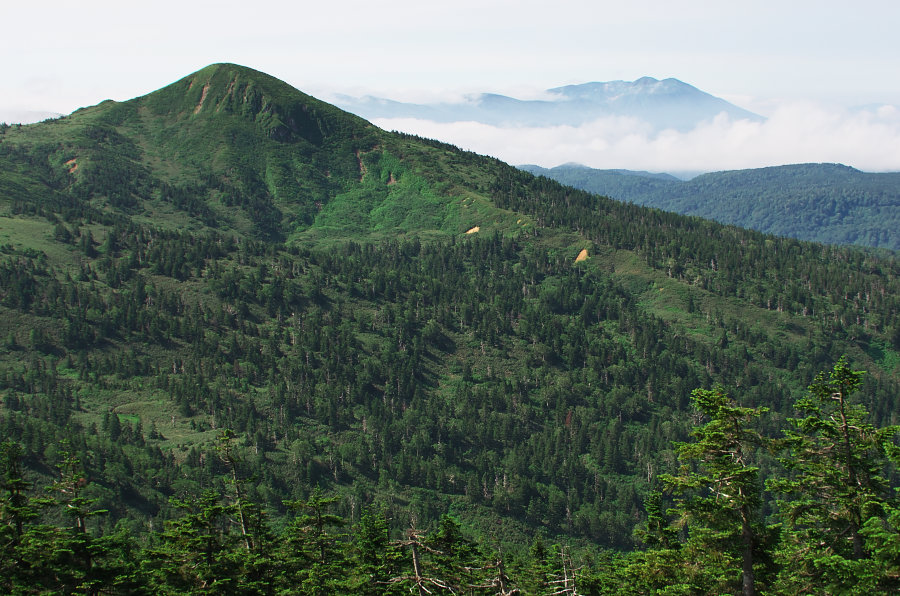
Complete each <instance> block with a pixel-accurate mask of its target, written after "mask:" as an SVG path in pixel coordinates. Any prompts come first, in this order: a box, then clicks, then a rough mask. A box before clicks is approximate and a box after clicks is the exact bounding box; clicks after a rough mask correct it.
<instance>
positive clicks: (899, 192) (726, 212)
mask: <svg viewBox="0 0 900 596" xmlns="http://www.w3.org/2000/svg"><path fill="white" fill-rule="evenodd" d="M522 169H524V170H526V171H528V172H531V173H532V174H535V175H542V176H547V177H549V178H552V179H554V180H557V181H559V182H562V183H563V184H568V185H571V186H574V187H576V188H580V189H582V190H586V191H588V192H594V193H598V194H602V195H604V196H609V197H613V198H615V199H619V200H622V201H631V202H634V203H637V204H638V205H646V206H649V207H657V208H659V209H665V210H666V211H674V212H676V213H682V214H685V215H698V216H700V217H705V218H708V219H714V220H716V221H720V222H722V223H726V224H733V225H736V226H741V227H745V228H751V229H754V230H759V231H761V232H764V233H767V234H777V235H779V236H790V237H792V238H798V239H800V240H812V241H816V242H826V243H829V244H857V245H861V246H871V247H876V248H889V249H891V250H900V233H898V232H897V230H900V209H898V206H900V174H895V173H891V174H869V173H864V172H860V171H859V170H855V169H853V168H850V167H847V166H842V165H838V164H801V165H791V166H780V167H771V168H760V169H755V170H736V171H732V172H713V173H710V174H704V175H702V176H698V177H696V178H694V179H692V180H689V181H687V182H684V181H681V180H678V179H676V178H674V177H668V178H666V177H659V176H657V177H652V176H648V175H646V174H643V173H639V172H627V171H622V170H595V169H592V168H587V167H585V166H579V165H564V166H558V167H555V168H551V169H545V168H540V167H538V166H522Z"/></svg>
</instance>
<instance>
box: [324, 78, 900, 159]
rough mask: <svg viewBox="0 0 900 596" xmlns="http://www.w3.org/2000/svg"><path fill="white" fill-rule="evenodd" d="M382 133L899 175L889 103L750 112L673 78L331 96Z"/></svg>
mask: <svg viewBox="0 0 900 596" xmlns="http://www.w3.org/2000/svg"><path fill="white" fill-rule="evenodd" d="M331 101H332V102H333V103H335V104H336V105H338V106H339V107H341V108H343V109H345V110H347V111H350V112H352V113H355V114H357V115H359V116H362V117H363V118H366V119H368V120H371V121H372V122H373V123H374V124H376V125H378V126H380V127H382V128H384V129H387V130H397V131H400V132H406V133H411V134H416V135H421V136H424V137H428V138H436V139H441V140H444V141H446V142H450V143H453V144H454V145H457V146H459V147H462V148H464V149H469V150H471V151H475V152H477V153H483V154H487V155H491V156H494V157H498V158H500V159H502V160H504V161H506V162H508V163H517V164H522V163H528V164H537V165H539V166H542V167H546V168H550V167H555V166H557V165H559V164H564V163H570V162H572V163H581V164H585V165H587V166H589V167H593V168H598V169H614V168H621V169H629V170H647V171H655V172H669V173H678V175H679V176H683V175H684V174H687V173H690V174H691V175H696V174H699V173H704V172H714V171H720V170H738V169H748V168H761V167H769V166H779V165H785V164H796V163H842V164H846V165H849V166H852V167H855V168H858V169H860V170H863V171H867V172H891V171H898V170H900V110H898V109H897V107H896V106H892V105H866V106H861V107H855V108H852V109H851V108H845V107H839V106H833V105H823V104H820V103H816V102H811V101H800V100H790V101H787V100H771V101H766V102H759V105H765V114H764V115H760V114H757V113H754V112H752V111H749V110H747V109H744V108H741V107H738V106H736V105H734V104H732V103H729V102H728V101H726V100H724V99H722V98H719V97H715V96H713V95H711V94H709V93H706V92H704V91H701V90H699V89H697V88H696V87H693V86H691V85H689V84H687V83H684V82H681V81H679V80H677V79H673V78H668V79H664V80H657V79H654V78H651V77H644V78H640V79H638V80H636V81H633V82H628V81H610V82H594V83H585V84H581V85H569V86H564V87H556V88H552V89H548V90H546V91H544V92H543V93H542V94H541V96H540V97H538V98H536V99H517V98H514V97H509V96H506V95H499V94H491V93H480V94H473V95H470V96H467V97H465V98H464V99H462V100H447V101H433V102H426V103H410V102H403V101H396V100H393V99H387V98H383V97H372V96H365V97H350V96H347V95H343V96H336V97H332V98H331Z"/></svg>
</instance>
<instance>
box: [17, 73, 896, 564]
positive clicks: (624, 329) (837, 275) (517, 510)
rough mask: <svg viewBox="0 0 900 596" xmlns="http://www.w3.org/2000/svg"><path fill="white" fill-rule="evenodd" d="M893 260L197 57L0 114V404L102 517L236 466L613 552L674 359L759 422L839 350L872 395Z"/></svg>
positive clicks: (147, 508) (273, 492) (886, 418)
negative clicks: (568, 178)
mask: <svg viewBox="0 0 900 596" xmlns="http://www.w3.org/2000/svg"><path fill="white" fill-rule="evenodd" d="M898 273H900V263H898V261H897V260H896V257H895V256H894V255H892V254H886V255H876V254H872V253H871V252H864V251H861V250H857V249H854V248H849V247H838V246H826V245H821V244H815V243H809V242H801V241H797V240H793V239H787V238H778V237H772V236H766V235H763V234H761V233H759V232H753V231H748V230H744V229H740V228H736V227H732V226H724V225H721V224H717V223H713V222H710V221H705V220H701V219H699V218H697V217H688V216H682V215H676V214H673V213H667V212H663V211H661V210H657V209H651V208H645V207H641V206H637V205H634V204H629V203H622V202H618V201H614V200H611V199H607V198H604V197H601V196H598V195H593V194H590V193H587V192H584V191H580V190H576V189H573V188H571V187H565V186H562V185H561V184H559V183H557V182H554V181H551V180H549V179H547V178H540V177H535V176H533V175H531V174H529V173H526V172H523V171H520V170H518V169H516V168H513V167H512V166H509V165H507V164H504V163H502V162H499V161H497V160H494V159H489V158H485V157H481V156H478V155H475V154H472V153H467V152H463V151H460V150H458V149H456V148H454V147H452V146H449V145H445V144H443V143H440V142H436V141H432V140H427V139H421V138H417V137H412V136H408V135H399V134H391V133H387V132H385V131H382V130H380V129H378V128H376V127H374V126H372V125H371V124H369V123H367V122H366V121H364V120H362V119H360V118H358V117H356V116H352V115H350V114H347V113H345V112H342V111H341V110H339V109H337V108H335V107H333V106H330V105H328V104H325V103H323V102H320V101H318V100H316V99H314V98H312V97H309V96H307V95H305V94H303V93H301V92H299V91H297V90H295V89H293V88H291V87H290V86H288V85H286V84H285V83H283V82H281V81H278V80H276V79H274V78H272V77H269V76H267V75H265V74H262V73H259V72H256V71H253V70H252V69H248V68H245V67H241V66H236V65H231V64H217V65H213V66H210V67H208V68H205V69H203V70H201V71H198V72H196V73H193V74H191V75H189V76H187V77H185V78H183V79H181V80H179V81H177V82H175V83H173V84H172V85H169V86H167V87H165V88H163V89H161V90H158V91H155V92H153V93H150V94H148V95H145V96H142V97H138V98H135V99H133V100H130V101H127V102H121V103H116V102H111V101H106V102H103V103H100V104H98V105H96V106H93V107H90V108H86V109H83V110H79V111H77V112H75V113H73V114H71V115H68V116H65V117H62V118H59V119H56V120H52V121H47V122H42V123H39V124H33V125H27V126H6V127H3V128H2V129H0V338H3V343H2V345H0V396H2V404H3V405H2V408H0V429H2V436H3V438H4V439H9V440H13V441H15V442H17V443H18V444H20V445H21V446H22V450H23V456H22V459H23V461H24V464H25V467H26V468H27V470H28V472H27V474H28V478H29V479H30V481H32V482H34V483H36V484H37V485H38V486H40V485H43V484H48V483H50V482H51V481H52V479H53V477H54V472H53V470H54V469H55V467H56V466H57V465H59V466H65V465H66V463H65V462H67V461H69V460H67V459H66V458H65V456H64V455H60V454H59V447H60V445H63V446H65V449H64V451H65V450H68V451H69V452H71V453H74V454H75V455H76V456H77V459H78V461H79V462H80V465H81V466H82V469H81V470H80V471H79V473H80V474H81V478H82V479H83V480H86V486H85V487H84V492H83V496H84V497H85V498H88V497H90V498H92V499H96V500H97V501H96V503H97V507H100V508H102V509H104V510H105V511H107V514H106V515H104V516H97V517H94V518H91V520H92V521H91V522H90V524H92V526H91V527H92V528H96V529H97V531H100V532H107V533H109V532H112V530H113V528H118V529H119V530H123V529H124V531H127V532H129V533H131V534H134V535H139V536H141V535H146V534H147V533H148V532H149V531H150V528H157V529H158V528H159V527H161V525H162V523H163V522H164V521H165V520H170V519H173V518H176V517H177V516H178V512H179V507H180V505H179V503H180V504H181V505H184V504H185V503H190V502H196V499H197V498H198V495H201V494H205V493H204V490H208V489H214V490H215V491H218V494H230V492H231V491H233V490H234V486H235V483H237V478H239V477H240V478H243V479H245V480H246V484H243V485H242V486H244V487H245V488H244V490H245V491H246V493H245V496H246V497H247V498H249V499H252V500H253V501H254V502H256V503H260V504H261V507H263V508H265V510H266V511H267V512H268V514H269V515H270V516H271V517H272V518H273V519H284V517H285V516H286V515H288V510H289V509H290V507H288V505H287V504H286V503H289V502H291V500H292V499H294V500H296V499H310V498H312V497H311V495H317V494H318V493H317V492H316V490H317V489H318V490H321V491H325V492H327V493H329V494H331V495H333V496H334V497H336V501H335V505H334V507H335V508H336V509H335V510H336V511H337V512H338V513H340V514H341V515H343V516H344V517H345V518H346V519H347V520H348V521H350V522H351V523H353V524H356V523H359V522H360V521H361V519H362V516H363V511H364V510H367V509H366V508H367V507H368V506H373V505H374V506H375V507H377V508H379V509H380V510H383V511H385V512H386V513H387V519H388V520H390V524H391V527H392V528H393V530H394V531H399V530H401V529H407V528H409V526H410V524H411V525H412V526H413V527H414V528H415V527H416V524H418V527H419V528H424V529H429V528H434V527H436V526H437V524H438V523H439V522H438V520H439V519H440V518H441V516H442V515H443V514H445V513H452V514H454V515H455V516H456V518H458V519H460V520H461V522H462V523H463V524H464V526H465V527H466V529H467V530H466V531H467V532H471V533H472V535H474V536H476V537H477V539H479V540H483V541H485V542H490V543H491V544H494V543H496V544H497V545H498V546H499V545H505V547H507V548H510V549H512V550H516V549H518V550H523V549H526V546H527V545H528V544H531V542H532V539H533V538H534V537H535V536H548V537H553V538H554V539H565V540H569V541H572V544H581V545H586V544H592V545H600V546H604V547H611V548H617V549H626V550H627V549H631V548H633V546H634V544H635V538H634V536H633V530H634V528H635V527H636V526H637V525H639V524H641V523H642V522H643V521H644V520H645V517H646V516H645V513H644V508H643V502H644V498H645V496H646V495H647V494H648V492H649V491H650V490H651V489H652V488H653V487H655V486H656V485H657V483H658V477H659V476H660V475H661V474H663V473H665V472H667V471H674V469H675V466H676V461H675V458H674V455H673V447H672V441H679V440H684V439H686V438H687V437H688V436H689V432H690V430H691V429H692V428H693V426H694V423H695V417H694V414H693V413H692V410H691V409H690V394H691V391H692V390H694V389H696V388H698V387H704V388H707V387H711V386H713V385H715V384H721V385H722V386H724V387H728V388H731V389H732V390H733V391H734V393H735V394H736V395H739V396H740V399H741V401H742V402H743V403H746V404H748V405H751V406H766V407H768V408H771V410H772V412H773V414H772V416H771V417H769V418H767V421H766V422H765V424H766V425H767V427H769V428H771V429H777V428H781V427H783V425H784V418H785V417H786V416H788V415H789V414H790V412H791V404H793V402H794V400H795V399H796V397H797V396H798V395H799V394H802V393H803V391H804V388H805V387H806V386H807V385H808V384H809V383H810V382H811V381H812V380H813V378H814V377H815V375H816V373H817V372H819V371H821V370H824V369H827V368H828V367H830V366H831V365H832V364H833V363H834V362H836V361H837V360H838V358H839V357H841V356H842V355H846V356H847V357H848V358H849V359H850V361H851V362H852V363H854V365H857V366H862V367H864V368H865V369H866V370H868V371H869V374H868V375H866V377H865V384H864V386H863V394H864V395H865V404H866V406H867V407H868V408H869V410H870V411H871V412H872V414H873V419H874V421H875V422H877V423H878V424H888V423H891V422H892V421H893V420H894V419H895V417H896V412H897V396H898V391H897V389H898V379H900V369H898V362H900V352H898V350H900V320H898V316H900V285H898V284H900V282H898V279H900V276H898ZM223 429H228V431H229V432H230V433H232V434H231V435H226V439H227V436H232V437H233V438H234V441H233V446H234V449H235V450H236V451H235V453H236V454H237V455H232V454H231V453H232V452H231V451H229V452H228V454H227V455H224V456H223V455H222V453H223V452H222V451H221V449H222V447H221V441H222V437H223ZM229 444H231V443H229ZM216 445H219V448H218V449H217V447H216ZM766 465H767V466H769V467H773V466H775V465H776V464H775V463H774V462H773V461H769V462H768V463H767V464H766ZM79 486H80V485H79ZM154 536H156V534H154ZM526 550H527V549H526Z"/></svg>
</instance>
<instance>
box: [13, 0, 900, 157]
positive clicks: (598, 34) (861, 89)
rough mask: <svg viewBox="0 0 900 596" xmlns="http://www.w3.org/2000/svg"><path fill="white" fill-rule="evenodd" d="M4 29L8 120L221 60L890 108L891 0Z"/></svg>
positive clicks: (512, 87) (442, 87)
mask: <svg viewBox="0 0 900 596" xmlns="http://www.w3.org/2000/svg"><path fill="white" fill-rule="evenodd" d="M0 20H2V23H3V35H2V36H0V55H2V57H3V58H2V63H0V64H2V76H0V119H6V120H10V119H12V118H11V117H10V114H14V113H17V112H18V113H21V111H23V110H30V111H52V112H62V113H68V112H71V111H72V110H74V109H76V108H78V107H81V106H86V105H92V104H95V103H98V102H99V101H101V100H103V99H106V98H111V99H116V100H124V99H129V98H131V97H134V96H137V95H142V94H144V93H147V92H150V91H152V90H154V89H156V88H159V87H161V86H163V85H166V84H167V83H170V82H172V81H175V80H177V79H179V78H181V77H182V76H184V75H186V74H188V73H190V72H193V71H194V70H197V69H199V68H201V67H203V66H205V65H207V64H210V63H213V62H236V63H239V64H243V65H246V66H250V67H253V68H256V69H258V70H262V71H265V72H268V73H269V74H272V75H274V76H276V77H278V78H281V79H283V80H285V81H287V82H289V83H291V84H292V85H294V86H296V87H298V88H300V89H302V90H304V91H307V92H309V93H312V94H314V95H318V96H322V97H325V98H327V95H328V94H329V93H333V92H344V93H352V94H361V93H373V94H377V95H381V96H387V97H392V98H398V99H409V98H434V97H439V96H442V95H446V94H462V93H470V92H481V91H493V92H500V93H506V94H509V95H515V96H517V97H525V96H527V95H528V94H529V93H532V92H536V91H538V90H542V89H547V88H550V87H556V86H560V85H564V84H571V83H583V82H588V81H607V80H615V79H623V80H634V79H637V78H639V77H641V76H645V75H647V76H653V77H657V78H665V77H675V78H678V79H681V80H682V81H685V82H687V83H690V84H692V85H694V86H696V87H698V88H700V89H702V90H704V91H707V92H709V93H712V94H714V95H718V96H720V97H724V98H725V99H728V100H730V101H732V102H734V103H737V104H738V105H741V106H742V107H746V108H748V109H751V110H754V111H757V112H759V113H762V114H764V115H773V116H774V115H777V114H778V113H779V109H781V108H782V107H783V106H785V105H786V104H793V105H796V102H798V101H802V102H815V104H816V106H817V107H821V109H823V110H830V111H829V112H828V113H829V114H838V112H839V109H842V108H846V107H849V106H857V105H864V104H893V105H897V106H900V36H898V34H897V31H896V28H897V26H898V24H900V2H896V1H895V0H857V1H855V2H852V3H848V2H846V1H842V2H838V1H836V0H817V1H812V0H778V1H775V0H756V1H754V2H741V3H732V2H722V1H721V0H718V1H705V0H687V1H683V0H682V1H678V2H673V1H671V0H670V1H640V0H631V1H630V2H625V1H623V0H617V1H616V2H607V1H598V0H545V1H534V0H499V1H492V0H478V1H472V0H453V1H452V2H443V3H437V2H427V1H423V0H416V1H412V0H401V1H394V2H391V1H384V0H382V1H380V2H379V1H375V0H366V1H357V0H344V1H342V2H331V3H325V2H321V1H316V2H302V1H297V0H293V1H291V2H280V1H276V2H271V1H270V2H255V3H254V2H247V1H246V0H243V1H241V2H233V1H230V0H219V1H215V2H190V1H188V0H182V1H179V2H174V1H171V0H157V1H154V2H147V3H131V2H125V1H122V0H116V1H107V0H101V1H92V0H84V1H82V2H70V1H67V2H61V1H57V0H49V1H44V2H28V3H26V2H24V1H21V0H11V1H10V2H5V3H4V7H3V8H2V9H0ZM835 110H837V111H835ZM872 113H873V114H876V115H875V116H874V119H875V121H876V122H875V123H876V124H878V126H879V127H881V128H879V131H880V134H881V135H882V136H883V137H888V138H890V139H891V140H893V141H896V140H897V139H900V122H898V120H900V116H897V115H896V114H893V113H891V114H888V113H885V112H883V111H882V113H881V115H878V114H877V113H875V112H872ZM836 117H843V116H840V115H838V116H836ZM885 118H887V120H886V121H885ZM832 124H833V122H832ZM857 124H858V123H857ZM867 125H872V121H871V119H870V121H868V124H867ZM884 126H887V127H888V129H889V130H884ZM489 132H490V134H493V133H494V132H496V131H489ZM558 132H559V133H560V134H564V133H565V131H558ZM649 140H652V139H648V141H649ZM882 142H884V140H883V139H882ZM475 148H476V150H478V148H477V147H475ZM883 149H884V150H885V151H892V150H896V151H897V154H898V157H897V158H896V159H894V160H893V161H892V162H891V163H895V162H896V166H890V165H888V166H887V167H888V169H900V144H898V145H896V146H894V145H888V146H885V147H883ZM495 153H496V151H495ZM501 157H502V156H501ZM548 159H549V157H548ZM810 160H812V159H810ZM531 161H539V160H531ZM550 165H553V164H550ZM851 165H854V164H851ZM860 165H861V166H862V167H870V168H871V167H879V168H881V169H884V168H885V167H886V166H884V165H883V164H881V165H879V164H874V163H873V164H871V165H869V166H866V165H865V164H860ZM621 166H625V164H621ZM610 167H620V165H617V164H610ZM625 167H627V166H625Z"/></svg>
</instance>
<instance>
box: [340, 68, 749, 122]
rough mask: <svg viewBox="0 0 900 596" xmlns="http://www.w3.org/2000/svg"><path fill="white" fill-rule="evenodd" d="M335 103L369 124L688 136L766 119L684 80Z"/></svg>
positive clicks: (343, 99) (368, 98)
mask: <svg viewBox="0 0 900 596" xmlns="http://www.w3.org/2000/svg"><path fill="white" fill-rule="evenodd" d="M334 103H335V105H337V106H338V107H341V108H343V109H345V110H347V111H349V112H352V113H354V114H356V115H358V116H362V117H363V118H366V119H367V120H374V119H379V118H417V119H422V120H430V121H433V122H443V123H447V122H480V123H482V124H489V125H491V126H503V127H521V126H529V127H548V126H581V125H583V124H587V123H589V122H593V121H595V120H598V119H601V118H611V117H612V118H629V119H634V120H636V121H639V122H641V123H644V124H645V125H649V126H650V128H651V129H652V130H653V131H660V130H664V129H674V130H678V131H681V132H686V131H689V130H691V129H693V128H694V127H696V126H697V125H698V124H700V123H701V122H704V121H707V120H712V119H713V118H715V117H716V116H718V115H720V114H726V115H727V116H728V117H729V118H730V119H732V120H749V121H751V122H762V121H763V120H764V118H763V117H762V116H759V115H758V114H754V113H752V112H750V111H748V110H745V109H743V108H739V107H738V106H735V105H733V104H731V103H729V102H727V101H725V100H724V99H720V98H718V97H714V96H712V95H710V94H708V93H705V92H703V91H700V90H699V89H697V88H696V87H693V86H691V85H688V84H687V83H683V82H681V81H679V80H678V79H672V78H669V79H664V80H657V79H654V78H652V77H643V78H640V79H638V80H636V81H634V82H629V81H609V82H594V83H585V84H581V85H567V86H564V87H556V88H553V89H548V90H547V91H545V92H544V96H543V97H542V98H541V99H516V98H514V97H508V96H506V95H500V94H496V93H481V94H476V95H471V96H468V97H466V98H465V99H464V100H463V101H455V102H438V103H405V102H400V101H393V100H390V99H385V98H380V97H372V96H365V97H360V98H355V97H350V96H347V95H342V96H339V97H337V98H336V101H335V102H334Z"/></svg>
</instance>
